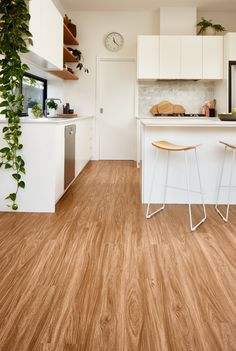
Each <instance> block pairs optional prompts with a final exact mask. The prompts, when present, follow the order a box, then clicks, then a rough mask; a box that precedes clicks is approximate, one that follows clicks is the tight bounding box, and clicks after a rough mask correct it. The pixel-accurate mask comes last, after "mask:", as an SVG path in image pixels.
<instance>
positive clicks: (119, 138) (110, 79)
mask: <svg viewBox="0 0 236 351" xmlns="http://www.w3.org/2000/svg"><path fill="white" fill-rule="evenodd" d="M98 68H99V72H100V74H99V82H98V83H99V84H98V87H99V91H98V96H99V102H100V103H99V111H100V114H99V154H100V155H99V156H100V157H99V158H100V159H101V160H135V153H136V151H135V146H136V137H135V133H136V123H135V116H134V101H135V99H134V97H135V70H136V64H135V61H134V60H117V61H116V60H108V59H107V60H105V59H104V60H100V63H99V67H98Z"/></svg>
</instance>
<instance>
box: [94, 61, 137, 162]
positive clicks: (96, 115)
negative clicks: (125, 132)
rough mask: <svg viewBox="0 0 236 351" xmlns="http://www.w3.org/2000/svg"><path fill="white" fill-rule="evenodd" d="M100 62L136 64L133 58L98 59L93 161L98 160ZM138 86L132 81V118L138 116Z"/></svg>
mask: <svg viewBox="0 0 236 351" xmlns="http://www.w3.org/2000/svg"><path fill="white" fill-rule="evenodd" d="M102 62H134V63H135V62H136V58H135V57H100V56H97V62H96V92H95V144H94V148H95V149H94V159H95V160H100V115H101V114H100V108H101V91H102V89H101V77H102V73H101V63H102ZM137 111H138V84H137V80H136V82H135V80H134V118H135V116H137V115H138V113H137Z"/></svg>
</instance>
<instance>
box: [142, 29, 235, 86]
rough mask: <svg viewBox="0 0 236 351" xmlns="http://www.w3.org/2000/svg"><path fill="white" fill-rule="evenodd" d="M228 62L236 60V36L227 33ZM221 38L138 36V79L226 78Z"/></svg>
mask: <svg viewBox="0 0 236 351" xmlns="http://www.w3.org/2000/svg"><path fill="white" fill-rule="evenodd" d="M227 36H228V37H227V43H228V52H229V59H230V60H235V61H236V45H233V44H234V43H236V34H235V33H229V35H228V34H227ZM223 52H224V43H223V37H222V36H197V35H182V36H178V35H161V36H155V35H152V36H149V35H146V36H142V35H141V36H139V37H138V57H137V62H138V75H137V76H138V79H223V63H224V62H223V60H224V59H223Z"/></svg>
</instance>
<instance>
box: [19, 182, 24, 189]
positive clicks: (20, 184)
mask: <svg viewBox="0 0 236 351" xmlns="http://www.w3.org/2000/svg"><path fill="white" fill-rule="evenodd" d="M18 185H19V187H20V188H22V189H25V182H23V180H21V181H20V182H19V184H18Z"/></svg>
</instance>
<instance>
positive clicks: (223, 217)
mask: <svg viewBox="0 0 236 351" xmlns="http://www.w3.org/2000/svg"><path fill="white" fill-rule="evenodd" d="M220 143H221V144H223V145H224V146H225V151H224V157H223V163H222V167H221V170H220V179H219V185H218V190H217V198H216V205H215V209H216V211H217V213H218V214H219V215H220V217H221V218H222V219H223V220H224V221H225V222H228V219H229V206H230V190H231V189H232V188H235V186H232V178H233V170H234V160H235V151H236V145H230V144H227V143H225V142H223V141H220ZM227 149H231V150H232V161H231V169H230V176H229V185H222V178H223V173H224V168H225V159H226V152H227ZM222 188H228V196H227V203H226V204H225V206H226V213H225V214H223V213H222V212H221V211H220V210H219V208H218V206H219V196H220V190H221V189H222Z"/></svg>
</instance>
